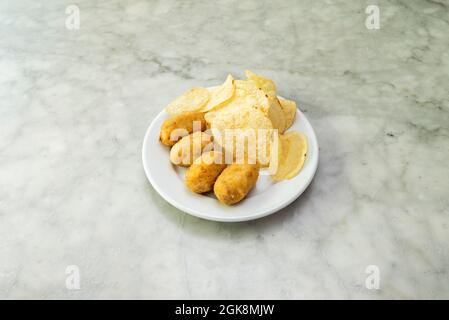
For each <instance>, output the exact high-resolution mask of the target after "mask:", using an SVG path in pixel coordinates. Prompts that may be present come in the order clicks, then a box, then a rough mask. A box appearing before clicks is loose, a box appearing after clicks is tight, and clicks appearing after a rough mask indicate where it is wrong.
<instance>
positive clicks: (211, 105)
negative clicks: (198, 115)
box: [201, 75, 235, 112]
mask: <svg viewBox="0 0 449 320" xmlns="http://www.w3.org/2000/svg"><path fill="white" fill-rule="evenodd" d="M234 90H235V85H234V78H233V77H232V76H231V75H228V77H227V78H226V81H225V82H224V83H223V84H222V85H221V86H220V87H218V88H216V89H214V90H213V91H212V94H211V98H210V100H209V102H208V103H207V104H206V105H205V106H204V107H203V108H202V109H201V111H203V112H207V111H211V110H213V109H216V108H220V107H221V106H223V105H224V104H226V103H227V102H228V101H229V100H230V99H231V98H232V96H233V95H234Z"/></svg>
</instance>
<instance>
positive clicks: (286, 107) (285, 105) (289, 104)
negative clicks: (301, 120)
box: [279, 99, 296, 130]
mask: <svg viewBox="0 0 449 320" xmlns="http://www.w3.org/2000/svg"><path fill="white" fill-rule="evenodd" d="M279 102H280V104H281V107H282V111H283V112H284V115H285V130H287V129H288V128H290V127H291V125H292V124H293V122H294V121H295V116H296V102H295V101H292V100H287V99H279Z"/></svg>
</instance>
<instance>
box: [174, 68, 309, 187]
mask: <svg viewBox="0 0 449 320" xmlns="http://www.w3.org/2000/svg"><path fill="white" fill-rule="evenodd" d="M245 75H246V80H235V79H234V78H233V77H232V76H231V75H228V77H227V78H226V80H225V82H224V83H223V84H222V85H221V86H219V87H216V88H214V89H211V90H209V89H206V88H200V87H197V88H192V89H190V90H189V91H187V92H185V93H184V94H183V95H182V96H180V97H178V98H177V99H176V100H174V101H173V102H171V103H170V104H169V105H168V106H167V107H166V108H165V110H166V112H167V113H169V114H170V115H178V114H180V113H184V112H201V113H204V118H205V120H206V122H207V125H208V127H209V128H210V129H211V130H212V133H213V135H214V137H215V136H216V135H217V133H223V132H224V131H225V130H228V129H234V130H235V129H253V130H258V132H264V134H265V136H264V137H263V139H265V140H266V141H269V142H270V141H271V142H272V141H273V138H276V141H277V143H276V149H275V151H276V152H274V153H273V149H272V145H268V149H269V150H268V151H267V152H268V153H270V159H271V160H269V162H272V159H273V157H274V156H275V157H276V160H277V161H276V162H277V165H276V167H275V170H274V171H270V174H271V177H272V178H273V180H275V181H280V180H284V179H291V178H293V177H294V176H296V175H297V174H298V173H299V172H300V170H301V169H302V167H303V165H304V162H305V158H306V154H307V138H306V137H305V136H304V135H303V134H301V133H299V132H295V131H291V132H286V130H287V129H289V128H290V127H291V125H292V124H293V122H294V120H295V116H296V103H295V102H294V101H291V100H286V99H280V98H278V97H277V94H276V85H275V84H274V82H273V81H272V80H270V79H266V78H263V77H261V76H259V75H256V74H254V73H253V72H251V71H249V70H247V71H245ZM260 129H262V130H260ZM257 139H261V136H260V135H258V136H257ZM273 145H274V144H273ZM257 160H258V162H259V163H260V164H261V165H262V166H268V164H267V163H263V162H262V161H259V160H260V159H257Z"/></svg>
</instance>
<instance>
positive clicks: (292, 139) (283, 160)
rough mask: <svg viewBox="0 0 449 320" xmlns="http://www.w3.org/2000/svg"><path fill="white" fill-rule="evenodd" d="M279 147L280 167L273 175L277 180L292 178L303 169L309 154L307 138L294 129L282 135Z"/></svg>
mask: <svg viewBox="0 0 449 320" xmlns="http://www.w3.org/2000/svg"><path fill="white" fill-rule="evenodd" d="M279 138H280V145H281V146H280V148H279V149H278V169H277V171H276V173H275V174H273V175H272V176H271V177H272V178H273V180H275V181H281V180H285V179H291V178H293V177H295V176H296V175H297V174H298V173H299V171H301V169H302V167H303V165H304V162H305V159H306V155H307V148H308V146H307V138H306V136H305V135H303V134H302V133H299V132H296V131H293V132H289V133H286V134H285V135H280V136H279Z"/></svg>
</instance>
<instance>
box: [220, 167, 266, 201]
mask: <svg viewBox="0 0 449 320" xmlns="http://www.w3.org/2000/svg"><path fill="white" fill-rule="evenodd" d="M258 178H259V166H258V165H254V164H232V165H230V166H229V167H227V168H226V169H224V170H223V172H222V173H221V174H220V176H219V177H218V178H217V181H216V182H215V185H214V193H215V196H216V197H217V199H218V200H219V201H220V202H221V203H224V204H227V205H232V204H235V203H237V202H239V201H241V200H243V198H245V197H246V195H247V194H248V192H249V191H250V190H251V189H252V188H253V187H254V186H255V184H256V181H257V179H258Z"/></svg>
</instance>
